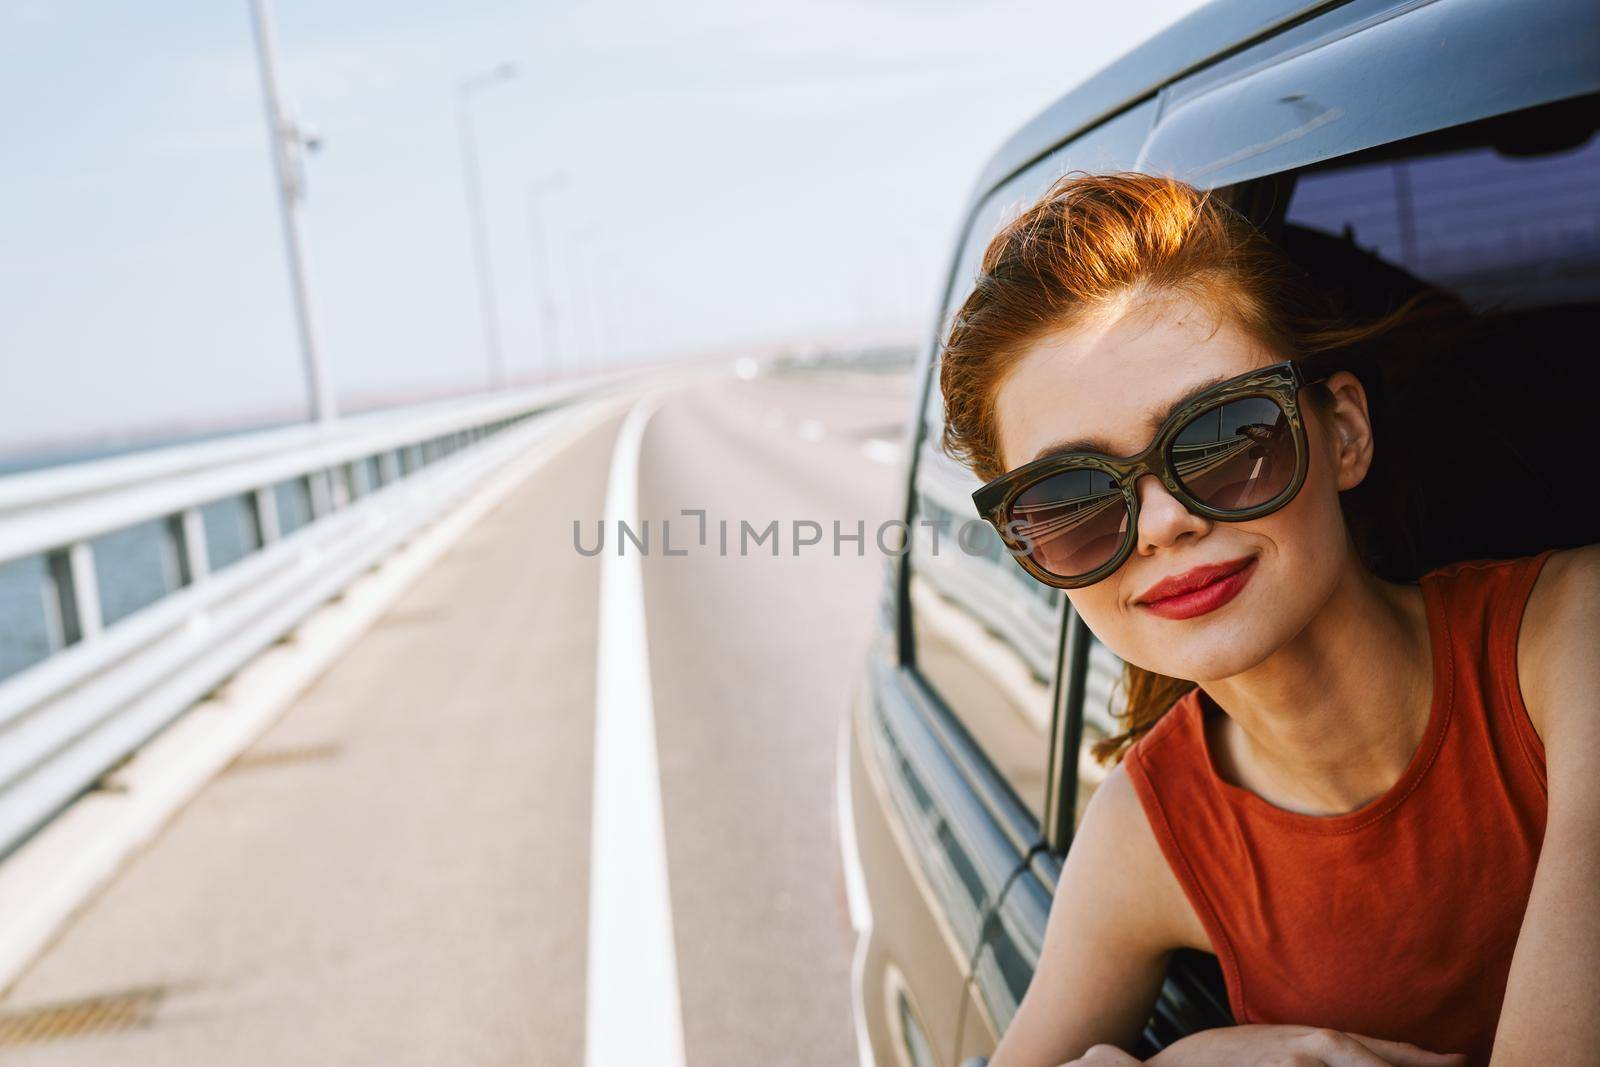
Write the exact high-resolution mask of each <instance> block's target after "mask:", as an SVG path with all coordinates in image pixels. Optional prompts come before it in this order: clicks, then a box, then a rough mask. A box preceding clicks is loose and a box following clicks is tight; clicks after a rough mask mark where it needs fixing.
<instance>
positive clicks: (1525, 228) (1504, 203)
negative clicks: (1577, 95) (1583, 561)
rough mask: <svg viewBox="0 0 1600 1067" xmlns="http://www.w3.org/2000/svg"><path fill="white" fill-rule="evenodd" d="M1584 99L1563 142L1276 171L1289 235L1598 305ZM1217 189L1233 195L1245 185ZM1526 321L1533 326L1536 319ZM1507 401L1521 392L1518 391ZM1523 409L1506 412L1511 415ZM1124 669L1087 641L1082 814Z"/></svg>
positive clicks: (1478, 296)
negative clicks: (1575, 130)
mask: <svg viewBox="0 0 1600 1067" xmlns="http://www.w3.org/2000/svg"><path fill="white" fill-rule="evenodd" d="M1587 99H1588V101H1589V103H1590V105H1591V106H1590V107H1589V109H1588V110H1587V112H1584V111H1583V110H1581V109H1578V110H1576V111H1574V108H1573V107H1571V106H1570V104H1571V102H1568V104H1563V105H1561V106H1560V112H1559V113H1560V114H1562V115H1566V116H1568V117H1570V116H1572V115H1573V114H1577V116H1578V121H1579V122H1580V128H1581V129H1583V130H1589V131H1590V132H1588V133H1587V134H1579V135H1561V136H1559V137H1558V138H1557V140H1558V141H1565V142H1570V143H1567V144H1565V145H1564V146H1563V147H1556V148H1548V149H1547V150H1545V151H1537V152H1536V151H1533V150H1532V146H1531V145H1526V144H1524V145H1520V146H1519V149H1520V150H1519V151H1516V152H1511V151H1507V150H1505V149H1504V148H1496V147H1492V146H1490V145H1488V144H1478V145H1473V144H1471V143H1470V142H1471V138H1470V137H1469V136H1468V133H1469V131H1468V130H1467V129H1466V128H1463V129H1462V130H1460V131H1446V133H1447V134H1450V135H1451V139H1452V140H1453V141H1454V142H1456V144H1455V147H1452V148H1451V149H1450V150H1448V151H1435V150H1432V148H1431V146H1430V144H1429V141H1430V140H1431V139H1425V140H1424V142H1422V143H1419V144H1418V145H1417V151H1416V152H1415V153H1414V154H1406V153H1405V152H1404V151H1400V150H1397V151H1396V153H1395V154H1393V155H1392V157H1391V158H1386V159H1382V160H1380V161H1364V160H1361V159H1359V158H1358V159H1356V160H1351V161H1349V162H1345V163H1341V162H1339V161H1334V162H1333V163H1332V164H1327V165H1322V166H1319V167H1317V168H1316V169H1314V170H1308V171H1303V172H1299V173H1291V174H1288V175H1278V176H1275V177H1274V178H1272V179H1270V180H1271V181H1273V182H1282V181H1283V180H1284V179H1286V178H1290V179H1292V187H1293V192H1292V194H1291V196H1290V199H1289V203H1288V206H1287V210H1286V213H1285V215H1284V222H1285V223H1286V224H1287V226H1286V227H1285V239H1286V240H1287V239H1288V237H1289V236H1290V235H1289V234H1288V232H1287V230H1288V227H1300V228H1302V229H1303V230H1311V231H1316V232H1317V233H1319V234H1323V235H1327V236H1332V237H1336V238H1342V239H1347V240H1349V241H1351V242H1353V243H1354V244H1355V245H1356V246H1358V247H1359V248H1361V249H1364V250H1366V251H1369V252H1372V253H1374V254H1376V255H1377V257H1378V258H1379V259H1380V260H1382V261H1384V262H1385V263H1387V264H1389V265H1392V266H1395V267H1399V268H1401V269H1403V270H1404V271H1405V272H1406V273H1407V274H1410V275H1412V276H1413V277H1415V278H1417V279H1421V280H1422V281H1424V282H1430V283H1433V284H1435V285H1439V286H1442V287H1444V288H1446V289H1448V290H1450V291H1452V292H1454V293H1456V294H1457V295H1460V296H1462V297H1463V298H1465V299H1466V300H1467V302H1468V303H1469V304H1472V305H1473V306H1474V307H1475V308H1476V309H1477V310H1479V311H1484V312H1490V311H1506V310H1512V309H1527V308H1544V307H1556V306H1559V307H1560V308H1564V309H1574V308H1575V309H1576V310H1578V311H1579V312H1580V313H1588V314H1590V315H1591V316H1592V314H1593V312H1594V309H1595V308H1596V307H1597V306H1600V227H1597V225H1596V221H1595V220H1596V219H1597V218H1600V135H1596V134H1595V133H1593V132H1592V127H1593V124H1594V116H1595V110H1594V108H1593V106H1592V104H1593V98H1587ZM1553 113H1555V112H1552V111H1548V110H1547V111H1546V112H1544V113H1543V114H1542V115H1540V114H1535V113H1519V115H1513V116H1503V117H1502V118H1501V119H1498V120H1495V123H1494V124H1493V125H1491V126H1486V127H1485V129H1486V130H1488V131H1489V132H1490V135H1492V136H1493V137H1495V138H1498V139H1499V140H1497V141H1496V143H1500V142H1501V141H1502V140H1509V141H1510V143H1513V144H1514V143H1516V138H1515V136H1514V135H1513V136H1511V137H1510V138H1508V137H1507V132H1506V131H1508V130H1510V131H1516V130H1518V129H1519V128H1521V127H1519V125H1518V122H1519V121H1525V122H1526V124H1527V128H1530V129H1543V130H1546V131H1548V130H1549V129H1550V128H1551V123H1552V121H1553V120H1552V119H1551V118H1550V115H1551V114H1553ZM1584 124H1586V125H1584ZM1474 128H1476V127H1474ZM1441 136H1442V135H1441ZM1221 191H1222V192H1223V193H1224V194H1226V195H1230V196H1233V195H1235V194H1242V193H1244V192H1246V191H1247V190H1246V189H1245V188H1244V187H1242V186H1235V187H1229V188H1226V189H1224V190H1221ZM1291 247H1292V246H1291ZM1523 321H1524V322H1525V324H1526V325H1527V326H1528V327H1529V328H1532V327H1533V326H1534V325H1536V323H1537V319H1525V320H1523ZM1563 321H1565V320H1563ZM1505 395H1506V396H1507V397H1511V396H1512V394H1511V393H1510V392H1509V391H1506V392H1505ZM1508 403H1511V404H1521V403H1523V402H1522V401H1519V400H1516V399H1514V398H1512V399H1510V400H1508ZM1526 403H1527V404H1528V405H1529V406H1531V405H1533V404H1534V403H1536V402H1535V401H1527V402H1526ZM1523 414H1525V413H1522V412H1512V411H1507V412H1505V413H1504V417H1505V418H1506V419H1508V420H1509V419H1511V418H1512V417H1513V415H1515V416H1516V417H1519V418H1520V417H1522V416H1523ZM1537 414H1538V413H1537V412H1533V415H1534V417H1537ZM1586 540H1587V538H1585V541H1586ZM1477 554H1479V553H1477V552H1471V553H1468V555H1477ZM1461 558H1467V557H1466V556H1462V557H1461ZM1122 670H1123V664H1122V661H1121V660H1120V659H1118V658H1117V656H1116V655H1115V654H1114V653H1113V652H1112V651H1111V650H1110V649H1108V648H1106V647H1105V646H1104V645H1102V644H1100V642H1099V641H1094V642H1093V643H1092V645H1091V650H1090V654H1089V668H1088V677H1087V678H1086V683H1085V697H1084V703H1083V731H1082V743H1081V745H1080V751H1079V757H1078V776H1079V777H1078V788H1077V807H1076V812H1077V817H1078V818H1081V817H1082V813H1083V809H1084V807H1085V805H1086V804H1087V802H1088V798H1089V796H1090V795H1091V794H1092V793H1093V792H1094V789H1095V787H1096V786H1098V785H1099V783H1100V781H1101V780H1102V779H1103V778H1104V777H1105V773H1106V771H1107V768H1105V767H1102V766H1100V765H1099V764H1098V763H1096V762H1095V760H1094V759H1093V758H1092V757H1091V756H1090V750H1091V749H1092V747H1093V745H1094V743H1095V742H1096V741H1098V740H1099V739H1101V738H1103V737H1105V736H1107V734H1108V733H1114V732H1121V730H1122V729H1123V728H1124V727H1123V725H1122V724H1121V723H1119V722H1118V721H1117V718H1116V716H1118V715H1119V714H1120V713H1121V711H1122V709H1123V706H1124V705H1123V702H1122V697H1123V690H1122V687H1121V685H1120V684H1119V679H1120V676H1121V673H1122Z"/></svg>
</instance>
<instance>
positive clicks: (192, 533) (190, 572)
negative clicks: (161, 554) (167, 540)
mask: <svg viewBox="0 0 1600 1067" xmlns="http://www.w3.org/2000/svg"><path fill="white" fill-rule="evenodd" d="M178 530H179V533H180V534H181V535H182V538H183V544H182V545H180V546H179V547H180V548H182V549H183V577H184V581H185V582H186V583H187V584H189V585H193V584H194V583H195V582H198V581H201V580H202V579H204V578H205V576H206V575H208V574H210V573H211V552H210V551H209V549H208V548H207V547H206V524H205V520H204V519H203V518H202V517H201V515H200V509H199V508H184V509H183V511H182V512H180V513H179V515H178Z"/></svg>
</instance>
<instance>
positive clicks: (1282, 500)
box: [940, 174, 1600, 1067]
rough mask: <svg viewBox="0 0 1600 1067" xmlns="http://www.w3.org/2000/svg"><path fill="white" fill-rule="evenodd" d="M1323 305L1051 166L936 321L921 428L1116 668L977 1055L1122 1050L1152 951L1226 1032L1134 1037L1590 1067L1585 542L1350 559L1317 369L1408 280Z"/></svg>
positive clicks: (1403, 1059)
mask: <svg viewBox="0 0 1600 1067" xmlns="http://www.w3.org/2000/svg"><path fill="white" fill-rule="evenodd" d="M1318 300H1319V298H1318V296H1317V295H1316V289H1315V287H1313V286H1312V285H1311V284H1310V283H1309V280H1308V279H1307V278H1306V277H1305V276H1304V275H1303V274H1301V273H1300V272H1299V271H1298V269H1297V268H1296V267H1295V266H1294V265H1293V264H1292V263H1290V262H1289V261H1288V260H1287V259H1286V258H1285V257H1284V256H1283V255H1282V254H1281V253H1279V252H1278V251H1277V250H1276V249H1275V247H1274V246H1273V245H1272V244H1271V243H1270V242H1268V241H1267V240H1266V239H1265V238H1264V237H1263V236H1262V235H1261V234H1260V233H1258V232H1257V231H1256V230H1255V229H1254V228H1253V227H1252V226H1251V224H1250V223H1249V222H1248V221H1247V220H1245V219H1244V218H1243V217H1242V216H1240V215H1238V214H1236V213H1235V212H1233V211H1232V210H1231V209H1230V208H1228V207H1227V206H1226V205H1224V204H1223V203H1221V202H1220V201H1219V200H1218V199H1217V198H1215V197H1213V196H1208V195H1206V194H1203V193H1201V192H1198V191H1197V190H1195V189H1193V188H1191V187H1189V186H1186V185H1183V184H1181V183H1178V182H1173V181H1170V180H1165V179H1159V178H1154V177H1150V176H1146V175H1137V174H1122V175H1113V176H1105V177H1090V176H1073V175H1069V176H1067V177H1065V178H1063V179H1061V180H1060V181H1059V182H1057V183H1056V185H1055V186H1054V187H1053V188H1052V189H1051V190H1050V191H1049V192H1048V193H1047V194H1046V195H1045V196H1044V197H1043V198H1042V199H1041V200H1040V201H1039V202H1038V203H1037V204H1035V205H1034V206H1033V207H1031V208H1030V209H1029V210H1028V211H1026V212H1025V213H1023V214H1022V215H1021V216H1020V217H1019V218H1018V219H1016V220H1015V221H1014V222H1012V223H1010V224H1009V225H1007V226H1006V227H1005V228H1004V229H1003V230H1002V232H1001V233H1000V234H999V235H998V236H996V237H995V238H994V240H993V242H992V243H991V244H990V246H989V248H988V249H987V252H986V255H985V256H984V259H983V262H982V266H981V269H980V272H979V277H978V279H977V284H976V286H975V288H974V291H973V293H972V294H971V296H970V297H969V298H968V299H967V301H966V302H965V303H964V304H963V306H962V307H961V308H960V309H959V311H958V312H957V314H956V315H955V317H954V319H953V323H952V325H951V328H950V331H949V334H948V337H947V339H946V343H945V346H944V352H943V355H942V366H941V369H940V384H941V388H942V391H943V395H944V400H945V416H946V429H945V435H944V440H943V442H942V444H943V447H944V448H945V450H946V452H947V453H948V454H950V455H952V456H954V457H956V458H958V459H960V460H961V461H963V462H964V463H966V464H967V465H968V466H969V467H970V468H971V469H972V470H973V471H974V472H975V473H976V474H977V475H978V476H979V477H980V478H981V479H983V480H985V481H986V482H987V483H988V484H986V485H985V487H984V488H983V489H982V490H980V491H979V492H978V493H976V494H974V499H975V501H976V502H977V504H978V507H979V510H980V512H981V513H983V514H984V515H985V517H986V518H988V519H990V520H991V521H992V522H994V523H995V525H996V526H997V527H998V528H999V529H1000V530H1001V532H1002V535H1003V536H1005V537H1006V539H1007V544H1008V547H1010V549H1011V551H1012V553H1013V555H1014V556H1015V557H1016V558H1017V560H1018V562H1019V563H1020V564H1022V565H1023V566H1024V568H1025V569H1027V570H1028V571H1029V573H1031V574H1033V575H1034V576H1035V577H1036V578H1039V579H1040V580H1041V581H1045V582H1048V583H1049V584H1052V585H1056V586H1059V587H1061V588H1064V589H1065V590H1066V595H1067V597H1068V598H1069V599H1070V600H1071V602H1072V606H1073V608H1074V609H1075V610H1076V611H1077V612H1078V613H1079V614H1080V615H1081V616H1082V617H1083V619H1084V621H1085V622H1086V623H1087V624H1088V626H1089V628H1090V629H1091V630H1092V631H1093V632H1094V633H1095V635H1096V636H1097V637H1098V638H1099V639H1100V640H1101V641H1102V642H1104V643H1105V644H1106V645H1107V646H1108V647H1109V648H1110V649H1111V650H1112V651H1113V652H1115V653H1117V655H1119V656H1120V657H1122V659H1123V660H1125V661H1126V662H1127V664H1128V670H1129V679H1128V682H1129V684H1128V695H1129V701H1128V706H1127V708H1126V711H1125V713H1124V714H1125V716H1126V721H1127V722H1128V725H1129V730H1128V733H1126V734H1124V735H1122V736H1121V737H1118V738H1112V739H1110V740H1109V743H1108V744H1106V745H1103V746H1102V748H1103V749H1105V750H1107V751H1106V754H1108V755H1115V754H1117V752H1118V751H1120V750H1121V749H1124V748H1126V758H1125V759H1124V760H1122V761H1121V762H1120V763H1118V764H1117V765H1116V766H1115V767H1114V768H1113V769H1112V770H1111V772H1110V773H1109V775H1108V776H1107V778H1106V779H1105V781H1104V783H1103V784H1102V785H1101V786H1100V787H1099V789H1098V790H1097V791H1096V793H1095V794H1094V796H1093V798H1092V800H1091V801H1090V803H1089V805H1088V808H1087V810H1086V812H1085V814H1084V816H1083V819H1082V822H1081V825H1080V827H1079V828H1078V831H1077V834H1076V838H1075V840H1074V843H1073V845H1072V848H1071V850H1070V851H1069V853H1068V856H1067V859H1066V864H1065V867H1064V869H1063V872H1062V875H1061V882H1060V888H1059V889H1058V891H1057V893H1056V898H1055V901H1054V903H1053V905H1052V909H1051V914H1050V918H1049V923H1048V926H1047V929H1046V935H1045V943H1044V947H1043V952H1042V955H1041V958H1040V961H1039V966H1038V969H1037V971H1036V973H1035V975H1034V978H1033V981H1032V984H1031V986H1030V987H1029V989H1028V991H1027V995H1026V996H1025V997H1024V999H1023V1001H1022V1004H1021V1005H1020V1007H1019V1010H1018V1012H1017V1014H1016V1016H1015V1018H1014V1019H1013V1021H1012V1023H1011V1025H1010V1027H1009V1029H1008V1030H1007V1032H1006V1034H1005V1036H1004V1040H1003V1041H1002V1042H1001V1044H1000V1047H999V1049H998V1050H997V1051H996V1054H995V1056H994V1057H993V1059H992V1060H991V1067H1056V1065H1058V1064H1061V1063H1063V1062H1064V1061H1071V1062H1072V1063H1074V1064H1081V1065H1090V1064H1093V1065H1117V1064H1128V1063H1135V1062H1138V1061H1136V1060H1135V1059H1133V1057H1131V1056H1129V1055H1128V1054H1127V1053H1125V1052H1123V1051H1120V1049H1122V1048H1128V1047H1131V1045H1132V1043H1133V1042H1134V1041H1135V1039H1136V1038H1137V1036H1138V1033H1139V1031H1140V1029H1141V1027H1142V1026H1143V1024H1144V1022H1145V1020H1146V1019H1147V1017H1148V1015H1149V1012H1150V1010H1151V1006H1152V1004H1153V1002H1154V1000H1155V998H1156V996H1157V993H1158V990H1159V988H1160V985H1161V981H1162V977H1163V974H1164V971H1165V967H1166V962H1167V957H1168V955H1169V954H1170V953H1171V952H1172V951H1173V950H1174V949H1176V948H1178V947H1181V946H1188V947H1192V948H1197V949H1201V950H1204V951H1207V952H1214V953H1216V954H1217V956H1218V958H1219V960H1220V962H1221V964H1222V967H1223V972H1224V976H1225V979H1226V983H1227V986H1228V996H1229V1001H1230V1005H1231V1007H1232V1010H1233V1013H1234V1017H1235V1019H1236V1020H1237V1021H1238V1022H1239V1023H1240V1024H1241V1025H1238V1026H1235V1027H1229V1028H1223V1029H1219V1030H1211V1031H1205V1032H1202V1033H1200V1034H1196V1035H1193V1036H1191V1037H1189V1038H1186V1039H1184V1040H1182V1041H1179V1042H1177V1043H1175V1044H1174V1045H1172V1046H1171V1047H1170V1048H1168V1049H1166V1050H1164V1051H1163V1052H1161V1053H1160V1054H1159V1055H1157V1056H1156V1057H1154V1058H1153V1059H1152V1060H1150V1061H1149V1062H1151V1063H1158V1064H1161V1065H1163V1067H1167V1065H1171V1064H1178V1065H1181V1064H1207V1065H1228V1067H1240V1065H1249V1064H1267V1063H1272V1064H1283V1063H1294V1064H1325V1065H1328V1067H1375V1065H1379V1064H1391V1065H1428V1067H1434V1065H1441V1064H1473V1065H1480V1064H1485V1063H1491V1062H1492V1063H1493V1064H1494V1065H1495V1067H1504V1065H1510V1064H1524V1063H1526V1064H1540V1065H1547V1064H1560V1063H1600V967H1596V966H1595V961H1596V959H1600V907H1597V905H1596V901H1595V890H1594V887H1595V885H1596V884H1597V883H1600V774H1596V773H1595V770H1596V768H1600V710H1597V707H1596V699H1595V693H1597V692H1600V654H1597V652H1596V648H1595V640H1594V638H1595V632H1596V626H1595V623H1596V617H1597V609H1596V606H1595V605H1596V604H1597V602H1600V546H1596V545H1590V546H1585V547H1582V548H1574V549H1567V550H1562V551H1557V550H1553V549H1552V550H1547V551H1544V552H1541V553H1539V554H1538V555H1535V556H1528V557H1523V558H1516V559H1503V560H1471V561H1465V562H1461V563H1456V564H1451V565H1449V566H1444V567H1439V568H1435V569H1433V570H1432V571H1430V572H1428V573H1427V574H1424V575H1422V576H1421V580H1420V582H1418V583H1411V582H1402V581H1392V580H1389V579H1387V578H1384V577H1381V576H1380V575H1379V574H1377V573H1374V569H1373V567H1374V564H1375V553H1376V549H1375V548H1374V546H1375V545H1376V544H1377V543H1378V542H1377V540H1376V539H1375V538H1374V536H1373V532H1372V530H1371V529H1370V528H1368V529H1357V528H1356V527H1357V524H1356V523H1355V521H1354V518H1353V516H1352V514H1348V513H1347V511H1348V508H1349V504H1350V502H1351V501H1352V500H1354V499H1356V498H1358V497H1359V496H1360V494H1361V490H1358V488H1357V487H1359V486H1361V485H1362V483H1363V481H1364V480H1365V479H1366V478H1367V476H1368V475H1369V473H1370V472H1371V471H1372V470H1373V468H1374V464H1375V461H1376V457H1377V456H1378V455H1379V454H1380V453H1379V449H1380V448H1381V442H1379V441H1377V440H1376V439H1375V434H1374V431H1373V412H1372V410H1370V409H1369V400H1368V391H1367V389H1366V388H1365V387H1364V385H1363V383H1362V380H1361V379H1360V378H1359V377H1358V376H1357V375H1356V374H1354V373H1352V372H1351V371H1350V370H1349V369H1346V368H1347V367H1348V366H1349V365H1351V364H1350V362H1349V360H1351V359H1353V358H1354V353H1357V352H1361V351H1368V350H1370V349H1371V348H1372V346H1373V345H1377V344H1381V343H1383V342H1384V341H1385V339H1386V338H1391V339H1392V338H1393V337H1395V336H1398V334H1397V332H1396V331H1401V330H1403V329H1404V328H1405V327H1406V325H1407V323H1415V322H1417V321H1419V320H1420V318H1421V317H1422V316H1424V313H1425V312H1424V309H1425V308H1426V306H1427V302H1426V301H1418V300H1413V301H1411V302H1410V303H1409V304H1408V305H1407V306H1406V307H1404V308H1402V309H1401V310H1400V311H1399V312H1396V313H1394V314H1391V315H1390V316H1389V317H1388V318H1387V319H1384V320H1382V321H1379V322H1377V323H1372V324H1367V325H1364V326H1363V325H1352V324H1348V323H1341V322H1339V321H1337V320H1335V319H1331V318H1330V317H1329V316H1328V314H1327V313H1326V312H1325V311H1324V310H1323V309H1322V308H1321V306H1320V305H1319V303H1318ZM1441 321H1442V320H1441ZM1342 364H1343V365H1342ZM1412 414H1413V415H1420V413H1419V412H1413V413H1412ZM1463 461H1464V462H1465V461H1470V457H1468V458H1466V459H1464V460H1463ZM1571 488H1572V491H1573V492H1586V491H1588V487H1584V486H1573V487H1571ZM1494 499H1495V500H1496V501H1497V502H1504V501H1505V499H1506V498H1504V497H1496V498H1494ZM1511 502H1512V503H1513V504H1514V503H1515V501H1514V498H1513V499H1512V501H1511ZM1130 743H1131V744H1130Z"/></svg>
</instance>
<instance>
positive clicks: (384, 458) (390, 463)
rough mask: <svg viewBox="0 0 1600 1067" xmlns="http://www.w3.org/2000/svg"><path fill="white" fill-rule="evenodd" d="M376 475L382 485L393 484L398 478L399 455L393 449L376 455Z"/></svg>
mask: <svg viewBox="0 0 1600 1067" xmlns="http://www.w3.org/2000/svg"><path fill="white" fill-rule="evenodd" d="M378 477H379V478H380V479H382V481H383V484H384V485H393V484H394V483H395V482H398V481H399V480H400V457H399V456H398V455H396V454H395V450H394V449H392V448H391V449H389V450H388V451H387V452H384V453H383V454H382V455H380V456H379V457H378Z"/></svg>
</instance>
